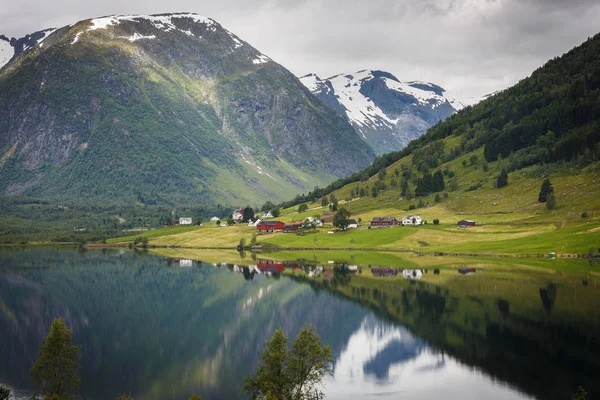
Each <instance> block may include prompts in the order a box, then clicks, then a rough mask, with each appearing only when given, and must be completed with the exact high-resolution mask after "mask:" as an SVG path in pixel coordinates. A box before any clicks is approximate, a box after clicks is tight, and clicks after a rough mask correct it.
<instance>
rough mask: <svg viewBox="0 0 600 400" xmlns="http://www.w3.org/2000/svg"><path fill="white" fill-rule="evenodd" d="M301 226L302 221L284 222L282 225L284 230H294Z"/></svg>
mask: <svg viewBox="0 0 600 400" xmlns="http://www.w3.org/2000/svg"><path fill="white" fill-rule="evenodd" d="M300 226H302V222H294V223H292V224H285V226H284V227H283V231H284V232H295V231H297V230H298V228H300Z"/></svg>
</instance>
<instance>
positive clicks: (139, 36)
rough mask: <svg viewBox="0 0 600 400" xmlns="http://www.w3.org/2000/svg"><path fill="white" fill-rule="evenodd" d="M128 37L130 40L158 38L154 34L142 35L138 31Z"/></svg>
mask: <svg viewBox="0 0 600 400" xmlns="http://www.w3.org/2000/svg"><path fill="white" fill-rule="evenodd" d="M126 39H127V40H129V41H130V42H135V41H136V40H140V39H156V36H154V35H149V36H142V35H140V34H139V33H137V32H136V33H134V34H133V36H130V37H128V38H126Z"/></svg>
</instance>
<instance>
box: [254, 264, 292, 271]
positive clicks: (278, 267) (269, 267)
mask: <svg viewBox="0 0 600 400" xmlns="http://www.w3.org/2000/svg"><path fill="white" fill-rule="evenodd" d="M256 266H257V267H258V269H259V270H261V271H262V272H267V271H277V272H283V270H284V269H285V264H284V263H282V262H280V261H260V262H258V263H257V264H256Z"/></svg>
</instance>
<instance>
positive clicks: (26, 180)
mask: <svg viewBox="0 0 600 400" xmlns="http://www.w3.org/2000/svg"><path fill="white" fill-rule="evenodd" d="M0 46H2V47H1V48H2V53H0V54H1V55H2V56H1V57H3V60H4V61H6V59H9V60H10V61H8V62H7V63H6V64H5V65H4V66H3V67H2V69H0V193H2V194H12V195H28V196H32V197H42V198H47V199H53V200H58V201H62V200H86V201H90V200H91V201H97V202H122V203H136V202H137V203H141V204H182V203H187V204H191V203H194V204H198V203H204V204H216V203H219V204H225V203H229V204H261V203H263V202H264V201H265V199H269V200H273V199H275V200H277V199H283V198H285V197H289V195H290V194H293V193H300V192H306V191H308V190H310V189H311V188H313V187H314V186H316V185H324V184H326V183H329V182H331V181H332V180H333V179H335V178H336V177H342V176H346V175H348V174H351V173H353V172H355V171H357V170H359V169H361V168H364V167H366V166H368V165H369V164H370V162H371V161H372V160H373V158H374V153H373V152H372V151H371V149H369V148H368V146H366V145H365V143H364V142H363V141H362V140H361V139H360V137H359V136H358V135H357V134H356V132H355V131H354V130H353V129H352V127H351V126H350V124H349V123H348V122H347V121H346V120H345V119H344V118H342V117H340V116H339V115H337V114H336V113H334V112H332V111H331V109H330V108H329V107H328V106H326V105H325V104H324V103H322V102H321V101H320V100H318V99H317V98H316V97H314V96H313V95H312V94H311V93H310V92H309V91H308V90H307V89H306V88H305V87H304V86H303V85H302V84H301V83H300V81H299V80H298V79H297V78H296V77H295V76H294V75H292V74H291V73H290V72H289V71H287V70H286V69H285V68H283V67H282V66H280V65H278V64H277V63H276V62H274V61H273V60H271V59H270V58H269V57H267V56H266V55H264V54H262V53H260V52H259V51H258V50H256V49H255V48H253V47H252V46H251V45H249V44H248V43H246V42H244V41H243V40H241V39H240V38H238V37H237V36H236V35H234V34H233V33H231V32H229V31H228V30H227V29H225V28H223V27H222V26H221V25H220V24H218V23H217V22H216V21H214V20H212V19H210V18H205V17H201V16H199V15H196V14H187V13H178V14H160V15H150V16H142V15H121V16H108V17H102V18H96V19H89V20H85V21H80V22H78V23H76V24H74V25H69V26H65V27H62V28H59V29H57V30H47V31H41V32H37V33H34V34H32V35H28V36H26V37H25V38H21V39H14V38H13V39H10V40H7V38H6V37H2V39H1V40H0ZM9 46H10V48H9ZM11 48H12V50H11ZM9 56H10V58H9ZM4 61H3V62H4Z"/></svg>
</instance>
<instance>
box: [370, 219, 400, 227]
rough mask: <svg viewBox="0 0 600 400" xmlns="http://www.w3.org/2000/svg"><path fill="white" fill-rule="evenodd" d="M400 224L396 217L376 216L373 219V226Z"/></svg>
mask: <svg viewBox="0 0 600 400" xmlns="http://www.w3.org/2000/svg"><path fill="white" fill-rule="evenodd" d="M399 224H400V222H399V221H398V220H397V219H396V218H395V217H375V218H373V219H372V220H371V227H373V228H387V227H390V226H398V225H399Z"/></svg>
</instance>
